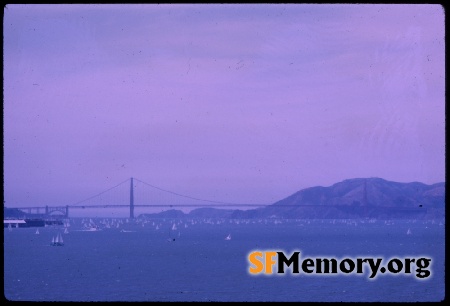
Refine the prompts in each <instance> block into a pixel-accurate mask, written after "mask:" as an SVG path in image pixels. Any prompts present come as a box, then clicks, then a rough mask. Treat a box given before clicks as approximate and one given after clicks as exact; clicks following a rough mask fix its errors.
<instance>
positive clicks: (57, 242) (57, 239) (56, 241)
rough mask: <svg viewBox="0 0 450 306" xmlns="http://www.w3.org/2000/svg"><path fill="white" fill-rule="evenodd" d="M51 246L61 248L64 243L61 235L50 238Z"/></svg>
mask: <svg viewBox="0 0 450 306" xmlns="http://www.w3.org/2000/svg"><path fill="white" fill-rule="evenodd" d="M50 245H51V246H63V245H64V241H63V238H62V235H61V233H58V235H56V237H53V238H52V243H50Z"/></svg>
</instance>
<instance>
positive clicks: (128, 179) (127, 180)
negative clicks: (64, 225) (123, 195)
mask: <svg viewBox="0 0 450 306" xmlns="http://www.w3.org/2000/svg"><path fill="white" fill-rule="evenodd" d="M129 180H130V179H126V180H125V181H123V182H122V183H119V184H117V185H116V186H114V187H111V188H109V189H107V190H105V191H102V192H100V193H98V194H96V195H94V196H92V197H89V198H87V199H84V200H82V201H78V202H76V203H75V204H72V205H69V206H75V205H78V204H80V203H83V202H85V201H87V200H91V199H93V198H95V197H98V196H100V195H102V194H104V193H106V192H108V191H110V190H111V189H114V188H116V187H119V186H120V185H122V184H123V183H125V182H128V181H129Z"/></svg>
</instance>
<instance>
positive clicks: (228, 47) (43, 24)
mask: <svg viewBox="0 0 450 306" xmlns="http://www.w3.org/2000/svg"><path fill="white" fill-rule="evenodd" d="M3 25H4V28H3V35H4V71H3V73H4V118H3V119H4V201H5V202H4V205H5V206H6V207H20V206H35V205H71V204H73V203H76V202H78V201H80V200H83V199H85V198H88V197H90V196H92V195H94V194H96V193H98V192H101V191H104V190H106V189H108V188H110V187H112V186H114V185H116V184H118V183H120V182H122V181H124V180H126V179H128V178H130V177H135V178H138V179H140V180H142V181H145V182H148V183H150V184H152V185H155V186H158V187H160V188H163V189H166V190H170V191H174V192H177V193H180V194H184V195H189V196H192V197H197V198H202V199H210V200H215V201H223V202H233V203H258V204H259V203H273V202H275V201H278V200H280V199H282V198H285V197H287V196H289V195H291V194H292V193H294V192H296V191H298V190H300V189H303V188H307V187H312V186H317V185H321V186H330V185H332V184H334V183H336V182H339V181H341V180H344V179H348V178H356V177H381V178H384V179H387V180H392V181H398V182H412V181H420V182H423V183H427V184H432V183H437V182H442V181H444V179H445V171H444V169H445V139H444V138H445V70H444V68H445V62H444V60H445V50H444V47H445V39H444V35H445V32H444V28H445V26H444V11H443V8H442V7H441V6H440V5H410V4H401V5H359V4H353V5H324V4H318V5H314V4H311V5H303V4H300V5H293V4H290V5H274V4H268V5H262V4H257V5H244V4H237V5H200V4H194V5H155V4H151V5H104V4H102V5H8V6H6V8H5V9H4V24H3Z"/></svg>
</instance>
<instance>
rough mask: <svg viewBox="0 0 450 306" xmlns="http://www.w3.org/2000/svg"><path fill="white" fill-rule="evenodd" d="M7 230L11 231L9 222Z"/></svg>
mask: <svg viewBox="0 0 450 306" xmlns="http://www.w3.org/2000/svg"><path fill="white" fill-rule="evenodd" d="M8 230H9V231H10V232H11V231H12V226H11V223H10V224H8Z"/></svg>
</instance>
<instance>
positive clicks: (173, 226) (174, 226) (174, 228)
mask: <svg viewBox="0 0 450 306" xmlns="http://www.w3.org/2000/svg"><path fill="white" fill-rule="evenodd" d="M176 229H177V226H176V224H175V223H174V224H173V225H172V230H173V231H175V230H176Z"/></svg>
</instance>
